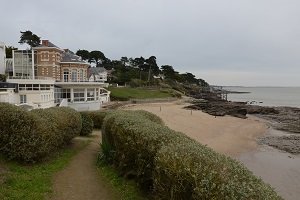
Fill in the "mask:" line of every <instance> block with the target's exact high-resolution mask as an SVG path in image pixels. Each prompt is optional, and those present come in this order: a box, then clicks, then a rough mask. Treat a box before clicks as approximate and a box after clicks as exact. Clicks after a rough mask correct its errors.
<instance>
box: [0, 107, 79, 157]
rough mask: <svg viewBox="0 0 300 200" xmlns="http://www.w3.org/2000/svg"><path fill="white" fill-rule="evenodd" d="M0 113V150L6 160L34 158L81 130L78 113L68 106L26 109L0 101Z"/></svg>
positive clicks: (47, 152) (53, 148)
mask: <svg viewBox="0 0 300 200" xmlns="http://www.w3.org/2000/svg"><path fill="white" fill-rule="evenodd" d="M0 112H1V118H0V127H1V129H0V145H1V147H0V151H1V153H3V154H4V155H5V156H7V157H8V158H9V159H17V160H21V161H25V162H34V161H38V160H40V159H42V158H44V157H45V156H47V155H49V154H50V153H51V152H53V151H55V150H56V149H57V148H59V147H61V146H62V145H63V144H64V143H67V142H70V140H71V139H72V138H73V137H74V136H75V135H78V134H79V132H80V130H81V117H80V114H79V113H77V112H76V111H75V110H72V109H70V108H49V109H37V110H33V111H30V112H28V111H25V110H24V109H22V108H20V107H17V106H14V105H11V104H7V103H0ZM78 123H79V124H78ZM79 128H80V129H79Z"/></svg>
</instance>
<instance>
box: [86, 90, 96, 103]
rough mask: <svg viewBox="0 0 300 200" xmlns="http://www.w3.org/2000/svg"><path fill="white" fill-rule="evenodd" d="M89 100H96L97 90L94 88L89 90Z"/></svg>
mask: <svg viewBox="0 0 300 200" xmlns="http://www.w3.org/2000/svg"><path fill="white" fill-rule="evenodd" d="M87 100H88V101H94V100H95V89H94V88H89V89H87Z"/></svg>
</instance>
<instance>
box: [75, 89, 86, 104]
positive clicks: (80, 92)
mask: <svg viewBox="0 0 300 200" xmlns="http://www.w3.org/2000/svg"><path fill="white" fill-rule="evenodd" d="M73 94H74V102H78V101H84V100H85V98H84V89H74V92H73Z"/></svg>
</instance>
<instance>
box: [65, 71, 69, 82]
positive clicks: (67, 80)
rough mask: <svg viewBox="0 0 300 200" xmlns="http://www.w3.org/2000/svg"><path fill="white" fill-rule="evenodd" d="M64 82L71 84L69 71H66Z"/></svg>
mask: <svg viewBox="0 0 300 200" xmlns="http://www.w3.org/2000/svg"><path fill="white" fill-rule="evenodd" d="M64 82H69V70H68V69H64Z"/></svg>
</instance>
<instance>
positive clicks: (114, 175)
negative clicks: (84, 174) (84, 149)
mask: <svg viewBox="0 0 300 200" xmlns="http://www.w3.org/2000/svg"><path fill="white" fill-rule="evenodd" d="M98 170H99V172H100V174H101V176H103V177H104V178H105V180H106V182H107V183H109V184H111V185H112V187H113V189H114V190H115V191H116V193H117V194H118V195H119V196H120V199H122V200H146V199H147V198H145V195H144V194H143V193H142V192H141V191H140V190H139V188H138V187H137V185H136V183H135V182H134V181H133V180H128V179H125V178H124V177H120V176H119V174H118V171H117V170H115V169H113V168H111V167H110V165H108V164H107V163H106V162H103V161H100V162H99V164H98Z"/></svg>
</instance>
